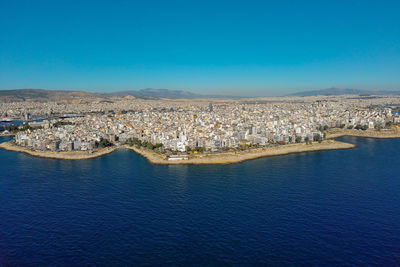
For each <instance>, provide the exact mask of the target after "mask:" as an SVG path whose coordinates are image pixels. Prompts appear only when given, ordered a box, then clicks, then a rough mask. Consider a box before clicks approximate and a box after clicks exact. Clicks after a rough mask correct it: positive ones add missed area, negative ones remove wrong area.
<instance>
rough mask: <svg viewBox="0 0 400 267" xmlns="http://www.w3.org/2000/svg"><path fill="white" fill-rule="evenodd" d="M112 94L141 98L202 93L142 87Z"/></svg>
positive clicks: (195, 95)
mask: <svg viewBox="0 0 400 267" xmlns="http://www.w3.org/2000/svg"><path fill="white" fill-rule="evenodd" d="M111 95H118V96H127V95H130V96H134V97H139V98H198V97H202V96H201V95H198V94H195V93H191V92H188V91H183V90H169V89H152V88H147V89H141V90H129V91H120V92H115V93H111Z"/></svg>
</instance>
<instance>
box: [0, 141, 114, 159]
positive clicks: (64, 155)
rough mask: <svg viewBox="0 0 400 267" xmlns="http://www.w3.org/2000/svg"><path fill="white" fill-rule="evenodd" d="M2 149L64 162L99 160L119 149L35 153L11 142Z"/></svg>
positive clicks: (2, 146)
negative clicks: (89, 151)
mask: <svg viewBox="0 0 400 267" xmlns="http://www.w3.org/2000/svg"><path fill="white" fill-rule="evenodd" d="M0 148H3V149H5V150H9V151H15V152H22V153H26V154H29V155H31V156H35V157H41V158H52V159H64V160H82V159H92V158H97V157H100V156H103V155H106V154H109V153H111V152H113V151H114V150H115V149H116V148H117V147H111V148H102V149H98V150H96V151H93V153H88V152H85V151H76V152H51V151H43V152H42V151H33V150H30V149H27V148H24V147H20V146H16V145H14V144H12V143H10V142H4V143H0Z"/></svg>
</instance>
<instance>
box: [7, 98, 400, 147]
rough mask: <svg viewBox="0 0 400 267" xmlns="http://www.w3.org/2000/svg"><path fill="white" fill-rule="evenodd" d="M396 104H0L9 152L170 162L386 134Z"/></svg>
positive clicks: (346, 100) (373, 100) (384, 100)
mask: <svg viewBox="0 0 400 267" xmlns="http://www.w3.org/2000/svg"><path fill="white" fill-rule="evenodd" d="M399 104H400V98H399V97H393V96H379V97H360V96H330V97H327V96H317V97H316V96H314V97H302V98H300V97H281V98H257V99H225V100H224V99H218V100H216V99H197V100H188V99H186V100H185V99H175V100H165V99H164V100H163V99H157V100H143V99H136V98H134V97H123V98H113V99H110V100H107V101H105V100H104V99H90V100H85V99H81V100H79V101H64V102H45V103H38V102H31V103H26V102H13V103H1V104H0V114H2V117H3V118H5V117H7V118H13V119H17V120H22V121H24V123H23V124H21V125H20V126H19V127H18V128H14V129H10V128H9V129H8V130H7V127H3V128H4V129H3V130H5V131H3V134H7V133H9V132H10V131H12V130H14V131H15V137H14V142H15V144H16V145H18V146H21V147H26V148H29V149H32V150H37V151H53V152H54V151H92V150H94V149H96V148H99V147H106V146H113V145H117V146H118V145H120V144H130V145H138V146H142V147H145V148H148V149H151V150H155V151H157V152H160V153H163V154H167V155H172V154H176V153H178V152H179V153H189V152H191V153H212V152H221V151H229V150H235V149H248V148H252V147H266V146H270V145H283V144H290V143H304V142H305V143H308V142H312V141H319V142H320V141H322V140H323V139H324V138H325V131H326V130H328V129H331V128H339V129H340V128H341V129H354V130H358V131H363V130H367V129H368V130H372V129H374V130H379V131H385V130H386V129H387V128H390V127H391V126H392V125H394V124H398V123H400V115H399V113H398V112H397V111H396V107H398V105H399Z"/></svg>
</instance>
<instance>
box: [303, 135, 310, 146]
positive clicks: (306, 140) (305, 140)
mask: <svg viewBox="0 0 400 267" xmlns="http://www.w3.org/2000/svg"><path fill="white" fill-rule="evenodd" d="M308 141H310V138H309V137H308V136H306V138H304V142H306V143H307V144H308Z"/></svg>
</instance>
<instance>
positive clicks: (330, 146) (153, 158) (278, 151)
mask: <svg viewBox="0 0 400 267" xmlns="http://www.w3.org/2000/svg"><path fill="white" fill-rule="evenodd" d="M354 147H355V145H353V144H350V143H344V142H339V141H335V140H326V141H322V142H321V143H312V144H309V145H307V144H305V143H300V144H288V145H280V146H274V147H268V148H257V149H253V150H250V151H238V152H222V153H217V154H208V155H190V156H189V159H186V160H176V161H169V160H168V159H167V157H166V156H163V155H160V154H158V153H156V152H153V151H150V150H147V149H143V148H137V147H131V146H127V148H129V149H131V150H133V151H135V152H136V153H138V154H140V155H142V156H143V157H145V158H146V159H147V160H148V161H149V162H150V163H153V164H165V165H176V164H231V163H237V162H242V161H245V160H250V159H257V158H261V157H271V156H279V155H287V154H293V153H302V152H310V151H322V150H335V149H351V148H354Z"/></svg>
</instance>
